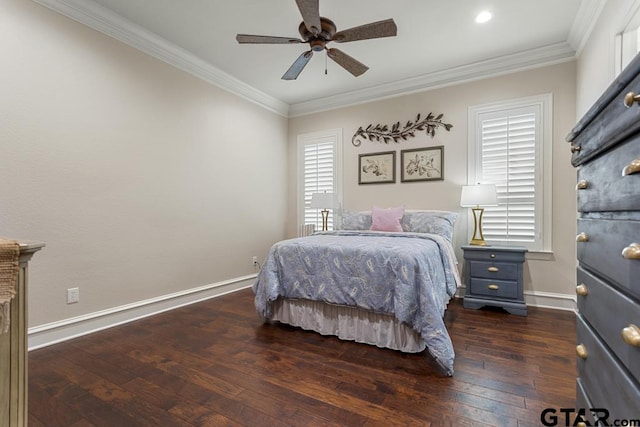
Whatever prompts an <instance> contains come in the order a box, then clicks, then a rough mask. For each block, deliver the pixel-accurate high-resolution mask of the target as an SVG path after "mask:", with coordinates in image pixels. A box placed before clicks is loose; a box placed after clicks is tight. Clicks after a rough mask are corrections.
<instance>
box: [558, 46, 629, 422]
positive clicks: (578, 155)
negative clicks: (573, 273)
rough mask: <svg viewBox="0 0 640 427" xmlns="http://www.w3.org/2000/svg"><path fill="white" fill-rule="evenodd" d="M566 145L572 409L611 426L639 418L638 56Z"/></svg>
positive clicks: (589, 418)
mask: <svg viewBox="0 0 640 427" xmlns="http://www.w3.org/2000/svg"><path fill="white" fill-rule="evenodd" d="M567 141H568V142H569V143H570V144H571V147H570V148H571V151H572V153H573V155H572V159H571V163H572V164H573V165H574V166H575V167H577V168H578V171H577V185H576V193H577V202H578V214H577V223H578V224H577V232H578V234H577V237H576V242H577V243H576V245H577V255H578V267H577V281H576V293H577V301H578V318H577V343H576V344H577V346H576V353H577V356H578V357H577V368H578V369H577V371H578V372H577V374H578V378H577V386H576V401H577V403H576V405H577V408H585V409H587V410H586V411H585V413H586V415H587V417H586V418H587V419H588V421H589V422H590V423H591V424H590V425H595V421H596V419H597V418H598V417H602V418H604V416H606V415H607V412H608V415H609V417H608V422H609V424H608V425H613V421H614V420H628V419H640V56H638V57H636V58H635V59H634V60H633V61H632V62H631V63H630V64H629V65H628V66H627V68H626V69H625V70H624V71H623V72H622V73H621V74H620V75H619V76H618V78H616V80H615V81H614V82H613V83H612V84H611V85H610V86H609V88H608V89H607V90H606V91H605V92H604V93H603V94H602V96H601V97H600V98H599V99H598V100H597V102H596V103H595V104H594V105H593V106H592V107H591V109H589V111H588V112H587V113H586V114H585V116H584V117H583V118H582V119H581V120H580V121H579V122H578V124H577V125H576V126H575V128H574V129H573V130H572V131H571V133H570V134H569V135H568V136H567ZM589 408H599V409H602V410H599V411H590V410H589ZM583 424H584V425H589V424H587V423H586V422H585V423H583ZM600 425H605V424H600ZM619 425H627V424H619ZM629 425H630V424H629Z"/></svg>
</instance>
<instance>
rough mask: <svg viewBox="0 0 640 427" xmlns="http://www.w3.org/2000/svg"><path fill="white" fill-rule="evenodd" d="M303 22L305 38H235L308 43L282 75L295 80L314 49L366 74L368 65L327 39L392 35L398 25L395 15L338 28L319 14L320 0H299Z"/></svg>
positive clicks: (355, 73) (343, 40)
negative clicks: (331, 44)
mask: <svg viewBox="0 0 640 427" xmlns="http://www.w3.org/2000/svg"><path fill="white" fill-rule="evenodd" d="M296 4H297V5H298V10H299V11H300V15H302V22H301V23H300V26H299V27H298V32H299V33H300V36H301V37H302V40H299V39H296V38H291V37H274V36H259V35H252V34H238V35H237V36H236V40H237V41H238V43H240V44H299V43H308V44H309V47H310V50H308V51H306V52H303V53H302V54H301V55H300V56H299V57H298V59H296V60H295V61H294V63H293V64H292V65H291V67H289V69H288V70H287V72H286V73H284V75H283V76H282V79H283V80H295V79H296V78H298V76H299V75H300V73H301V72H302V70H303V69H304V67H305V66H306V65H307V63H308V62H309V60H310V59H311V57H312V56H313V53H314V52H322V51H323V50H324V51H326V52H327V56H328V57H329V58H331V59H332V60H333V61H335V62H336V63H337V64H338V65H340V66H341V67H342V68H344V69H345V70H347V71H348V72H350V73H351V74H352V75H353V76H355V77H358V76H360V75H362V74H364V73H365V72H366V71H367V70H368V69H369V67H367V66H366V65H364V64H363V63H361V62H360V61H358V60H356V59H355V58H353V57H351V56H349V55H347V54H346V53H344V52H343V51H341V50H340V49H336V48H328V47H327V43H329V42H336V43H346V42H353V41H358V40H368V39H376V38H381V37H393V36H395V35H396V34H397V31H398V28H397V27H396V23H395V22H394V21H393V19H385V20H383V21H378V22H372V23H370V24H365V25H360V26H357V27H353V28H349V29H347V30H344V31H337V28H336V24H335V23H334V22H333V21H332V20H330V19H328V18H324V17H321V16H320V5H319V0H296Z"/></svg>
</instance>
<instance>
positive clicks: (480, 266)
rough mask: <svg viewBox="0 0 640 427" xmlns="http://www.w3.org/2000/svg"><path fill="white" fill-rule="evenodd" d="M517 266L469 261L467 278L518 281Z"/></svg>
mask: <svg viewBox="0 0 640 427" xmlns="http://www.w3.org/2000/svg"><path fill="white" fill-rule="evenodd" d="M518 269H519V265H518V264H513V263H501V262H484V261H469V276H470V277H472V278H475V277H481V278H484V279H495V280H518Z"/></svg>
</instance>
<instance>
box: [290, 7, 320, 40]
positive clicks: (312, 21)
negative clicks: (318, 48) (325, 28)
mask: <svg viewBox="0 0 640 427" xmlns="http://www.w3.org/2000/svg"><path fill="white" fill-rule="evenodd" d="M319 1H320V0H296V4H297V5H298V9H299V10H300V15H302V20H303V21H304V26H305V27H307V30H309V32H310V33H311V34H313V35H314V36H316V35H318V34H320V31H322V24H321V23H320V4H319Z"/></svg>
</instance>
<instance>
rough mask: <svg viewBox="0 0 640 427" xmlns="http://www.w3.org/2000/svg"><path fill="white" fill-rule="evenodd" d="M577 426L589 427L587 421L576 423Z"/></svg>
mask: <svg viewBox="0 0 640 427" xmlns="http://www.w3.org/2000/svg"><path fill="white" fill-rule="evenodd" d="M576 427H587V423H585V422H583V421H580V422H579V423H578V424H576Z"/></svg>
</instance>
